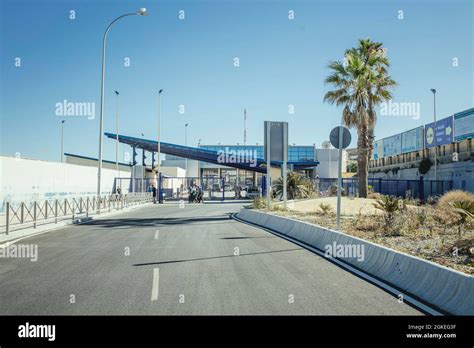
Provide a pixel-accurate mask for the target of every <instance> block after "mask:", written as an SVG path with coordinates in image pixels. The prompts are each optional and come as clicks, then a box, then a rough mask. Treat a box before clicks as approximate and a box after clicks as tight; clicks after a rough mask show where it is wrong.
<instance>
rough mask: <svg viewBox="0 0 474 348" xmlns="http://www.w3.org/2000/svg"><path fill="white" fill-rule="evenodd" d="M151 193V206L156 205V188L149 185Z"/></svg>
mask: <svg viewBox="0 0 474 348" xmlns="http://www.w3.org/2000/svg"><path fill="white" fill-rule="evenodd" d="M151 192H152V194H153V204H156V187H155V184H152V185H151Z"/></svg>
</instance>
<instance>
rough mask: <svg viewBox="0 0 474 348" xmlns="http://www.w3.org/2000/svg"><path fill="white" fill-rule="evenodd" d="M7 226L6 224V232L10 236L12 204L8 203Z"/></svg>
mask: <svg viewBox="0 0 474 348" xmlns="http://www.w3.org/2000/svg"><path fill="white" fill-rule="evenodd" d="M6 219H7V224H6V232H7V236H8V232H9V230H10V202H7V214H6Z"/></svg>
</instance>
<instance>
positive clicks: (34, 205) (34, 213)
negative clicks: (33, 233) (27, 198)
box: [33, 201, 36, 228]
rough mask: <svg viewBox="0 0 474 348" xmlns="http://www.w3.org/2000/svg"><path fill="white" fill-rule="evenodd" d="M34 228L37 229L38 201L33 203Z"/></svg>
mask: <svg viewBox="0 0 474 348" xmlns="http://www.w3.org/2000/svg"><path fill="white" fill-rule="evenodd" d="M33 228H36V201H35V202H33Z"/></svg>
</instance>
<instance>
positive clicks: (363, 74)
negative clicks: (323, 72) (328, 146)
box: [324, 39, 396, 197]
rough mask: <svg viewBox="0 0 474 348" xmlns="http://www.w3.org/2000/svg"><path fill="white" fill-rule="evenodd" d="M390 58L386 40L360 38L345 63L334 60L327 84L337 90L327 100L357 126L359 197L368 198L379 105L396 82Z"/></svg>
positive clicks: (347, 123) (346, 56)
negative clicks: (377, 107)
mask: <svg viewBox="0 0 474 348" xmlns="http://www.w3.org/2000/svg"><path fill="white" fill-rule="evenodd" d="M388 66H389V61H388V58H387V55H386V50H385V49H384V48H383V47H382V43H380V42H373V41H371V40H370V39H359V46H358V47H353V48H351V49H348V50H346V52H345V62H344V63H342V62H340V61H332V62H331V63H330V64H329V68H330V69H332V70H333V72H332V74H331V75H329V76H328V77H327V78H326V80H325V83H326V84H332V85H333V86H334V87H335V89H334V90H332V91H329V92H327V93H326V95H325V96H324V101H325V102H328V103H331V104H336V106H344V109H343V111H342V119H343V123H344V124H345V125H346V126H348V127H350V128H351V127H355V128H356V129H357V167H358V174H357V176H358V177H359V196H360V197H367V190H368V182H367V177H368V162H369V157H370V155H371V153H372V143H373V139H374V136H373V134H374V128H375V123H376V121H377V115H376V113H375V109H374V108H375V107H376V106H377V105H379V104H380V103H382V102H383V101H387V100H390V99H391V98H392V95H391V93H390V91H389V89H390V88H391V87H393V86H395V85H396V82H395V81H394V80H392V79H391V77H390V76H389V75H388V72H387V68H388Z"/></svg>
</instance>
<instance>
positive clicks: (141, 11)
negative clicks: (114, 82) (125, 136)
mask: <svg viewBox="0 0 474 348" xmlns="http://www.w3.org/2000/svg"><path fill="white" fill-rule="evenodd" d="M147 14H148V13H147V11H146V8H140V9H139V10H138V12H135V13H127V14H124V15H121V16H120V17H117V18H115V19H114V20H113V21H112V22H111V23H110V24H109V26H108V27H107V29H106V30H105V33H104V38H103V40H102V82H101V87H100V120H99V159H98V168H97V197H100V178H101V174H102V152H103V148H102V137H103V133H104V75H105V47H106V44H107V34H108V33H109V30H110V28H111V27H112V25H113V24H114V23H115V22H117V21H118V20H119V19H122V18H124V17H127V16H146V15H147Z"/></svg>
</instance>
